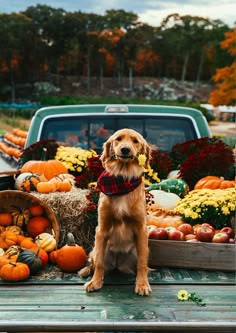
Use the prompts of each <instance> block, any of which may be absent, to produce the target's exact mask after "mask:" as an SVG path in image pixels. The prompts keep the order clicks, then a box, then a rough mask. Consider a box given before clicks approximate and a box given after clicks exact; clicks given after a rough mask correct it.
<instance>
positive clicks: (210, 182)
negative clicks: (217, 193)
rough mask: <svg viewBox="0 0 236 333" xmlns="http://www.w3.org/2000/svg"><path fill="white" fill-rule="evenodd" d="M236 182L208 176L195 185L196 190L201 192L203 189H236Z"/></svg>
mask: <svg viewBox="0 0 236 333" xmlns="http://www.w3.org/2000/svg"><path fill="white" fill-rule="evenodd" d="M235 186H236V181H235V180H225V179H224V178H223V177H218V176H206V177H203V178H201V179H199V181H198V182H197V183H196V184H195V186H194V190H199V189H202V188H208V189H212V190H214V189H218V188H219V189H224V188H230V187H235Z"/></svg>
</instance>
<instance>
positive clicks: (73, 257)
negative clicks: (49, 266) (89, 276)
mask: <svg viewBox="0 0 236 333" xmlns="http://www.w3.org/2000/svg"><path fill="white" fill-rule="evenodd" d="M86 261H87V255H86V252H85V250H84V249H83V247H82V246H79V245H77V244H75V240H74V236H73V235H72V234H71V233H68V235H67V244H66V245H64V246H63V247H61V248H60V249H59V250H57V254H56V262H57V265H58V266H59V267H60V269H61V270H62V271H63V272H68V273H73V272H76V271H78V270H80V269H81V268H82V267H84V266H85V265H86Z"/></svg>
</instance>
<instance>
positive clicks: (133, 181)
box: [79, 129, 151, 295]
mask: <svg viewBox="0 0 236 333" xmlns="http://www.w3.org/2000/svg"><path fill="white" fill-rule="evenodd" d="M140 154H144V155H145V156H146V162H145V167H147V166H148V164H149V161H150V157H151V148H150V147H149V145H148V144H147V142H146V141H145V140H144V138H143V137H142V136H141V135H140V134H139V133H137V132H136V131H134V130H131V129H121V130H119V131H117V132H115V133H114V134H113V135H112V136H111V137H110V138H109V139H108V140H107V141H106V142H105V143H104V145H103V152H102V155H101V161H102V164H103V166H104V168H105V172H104V173H103V174H102V175H101V176H100V177H99V179H98V187H99V188H100V190H101V193H100V198H99V203H98V226H97V228H96V235H95V246H94V248H93V250H92V252H91V253H90V259H89V260H90V265H89V266H86V267H85V268H83V269H82V270H80V272H79V275H80V276H81V277H87V276H89V275H90V274H92V273H93V277H92V279H91V280H90V281H89V282H87V283H86V284H85V289H86V291H87V292H90V291H95V290H98V289H100V288H101V287H102V285H103V278H104V273H106V272H108V271H111V270H113V269H118V270H119V271H121V272H124V273H134V274H136V283H135V292H136V293H137V294H139V295H149V293H150V292H151V288H150V285H149V282H148V235H147V228H146V202H145V191H144V184H143V182H142V173H143V166H141V165H139V162H138V156H139V155H140Z"/></svg>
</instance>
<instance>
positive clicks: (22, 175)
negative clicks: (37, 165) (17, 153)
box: [15, 172, 32, 190]
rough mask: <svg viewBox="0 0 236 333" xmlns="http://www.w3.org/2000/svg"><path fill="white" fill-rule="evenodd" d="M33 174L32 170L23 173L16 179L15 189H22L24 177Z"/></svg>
mask: <svg viewBox="0 0 236 333" xmlns="http://www.w3.org/2000/svg"><path fill="white" fill-rule="evenodd" d="M31 175H32V172H24V173H21V174H20V175H19V176H18V177H17V178H16V180H15V189H16V190H20V185H21V184H22V182H23V181H24V179H25V178H26V177H28V176H31Z"/></svg>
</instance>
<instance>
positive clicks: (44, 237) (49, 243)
mask: <svg viewBox="0 0 236 333" xmlns="http://www.w3.org/2000/svg"><path fill="white" fill-rule="evenodd" d="M36 241H37V242H38V244H39V246H40V248H41V249H43V250H45V251H46V252H51V251H53V250H55V248H56V246H57V241H56V239H55V238H54V236H53V235H51V234H49V233H47V232H43V233H41V234H39V235H38V236H37V237H36Z"/></svg>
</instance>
